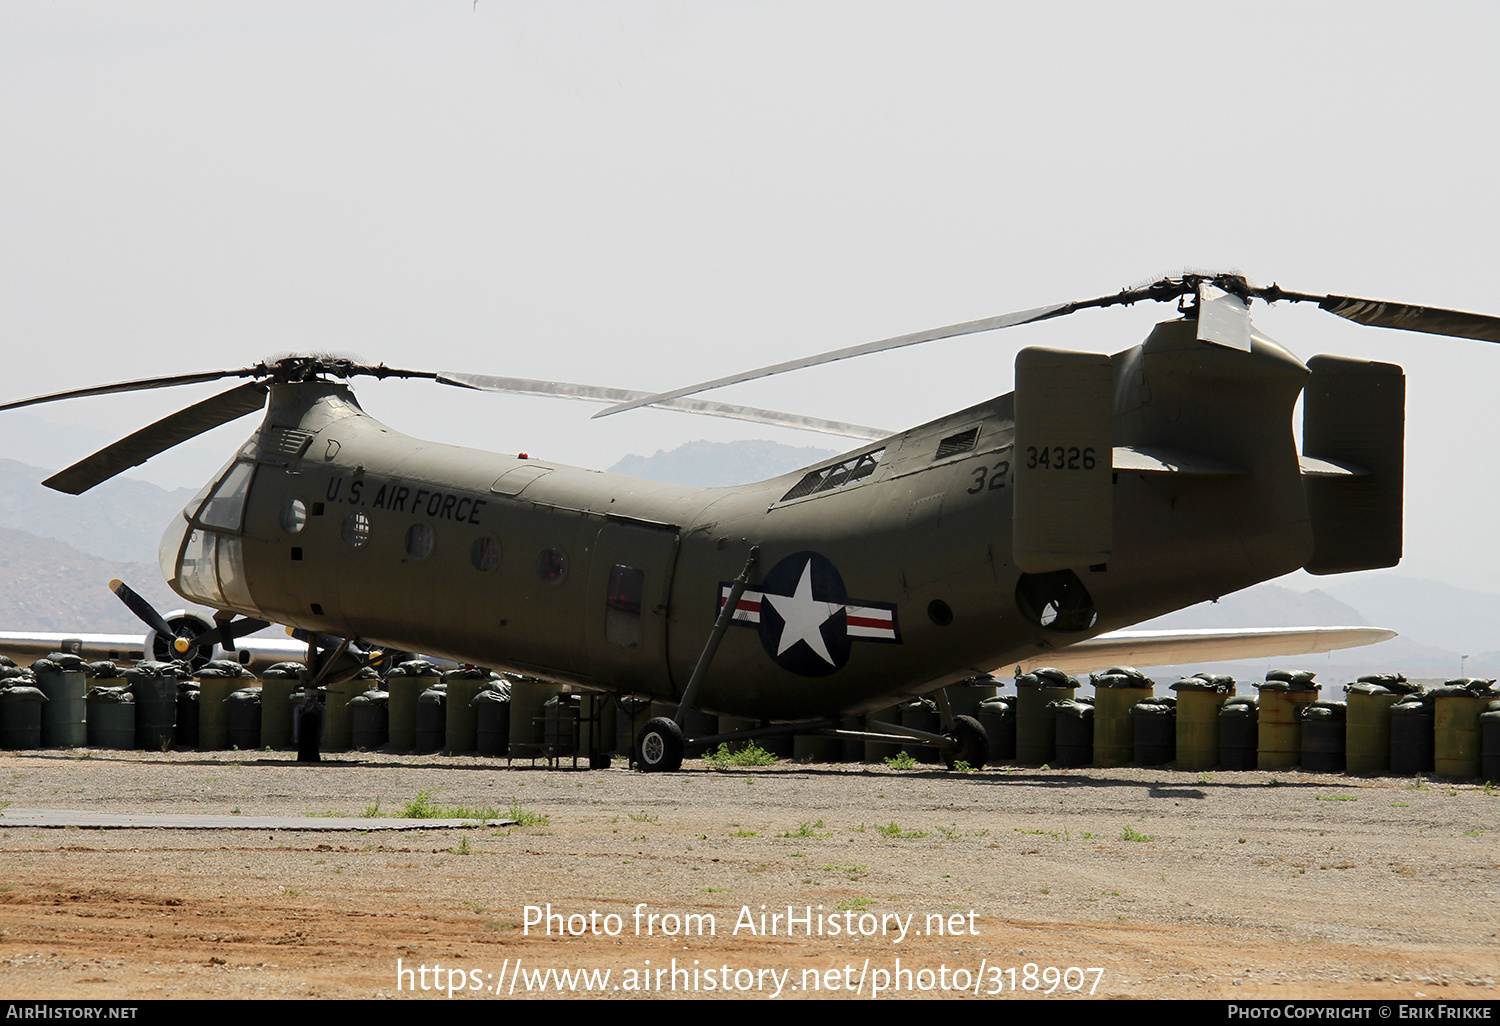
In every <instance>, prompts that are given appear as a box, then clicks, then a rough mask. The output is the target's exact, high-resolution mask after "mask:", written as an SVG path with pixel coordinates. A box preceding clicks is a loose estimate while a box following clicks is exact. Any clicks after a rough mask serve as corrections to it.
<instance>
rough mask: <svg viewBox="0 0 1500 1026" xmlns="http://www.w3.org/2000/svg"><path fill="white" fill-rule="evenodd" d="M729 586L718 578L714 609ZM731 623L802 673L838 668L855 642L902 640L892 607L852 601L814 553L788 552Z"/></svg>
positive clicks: (747, 595)
mask: <svg viewBox="0 0 1500 1026" xmlns="http://www.w3.org/2000/svg"><path fill="white" fill-rule="evenodd" d="M731 587H732V585H731V584H728V583H725V582H720V584H719V597H718V603H717V609H718V610H722V609H723V607H724V603H725V602H726V601H727V600H728V598H729V591H730V588H731ZM733 623H734V624H736V625H737V626H741V627H753V628H755V629H756V630H757V631H758V632H759V634H760V642H761V645H762V646H764V648H765V650H766V654H767V655H769V656H770V657H771V658H772V659H774V660H775V661H776V663H777V665H779V666H781V667H782V668H783V669H787V670H790V671H791V672H793V673H797V674H801V675H802V676H805V677H826V676H828V675H829V674H831V673H834V672H835V671H837V670H839V669H842V668H843V667H844V665H845V664H847V663H848V662H849V655H850V652H851V650H852V649H853V643H854V642H855V641H874V642H885V643H890V644H900V643H901V633H900V630H899V629H898V627H897V624H896V606H895V605H894V604H893V603H888V602H872V601H869V600H866V599H850V598H849V596H848V593H847V592H846V591H845V590H844V579H843V577H842V575H840V574H839V571H838V568H837V567H835V566H834V565H833V561H832V560H830V559H828V558H827V557H826V556H822V555H819V554H818V553H816V552H797V553H793V554H792V555H790V556H787V557H786V558H785V559H783V560H781V561H780V562H779V563H777V564H776V565H775V566H774V567H772V568H771V570H770V572H769V573H767V574H766V576H765V578H764V580H762V581H761V583H760V584H759V585H758V586H756V587H750V588H746V589H745V591H744V593H743V594H742V595H741V596H740V602H739V606H738V608H736V609H735V611H734V620H733Z"/></svg>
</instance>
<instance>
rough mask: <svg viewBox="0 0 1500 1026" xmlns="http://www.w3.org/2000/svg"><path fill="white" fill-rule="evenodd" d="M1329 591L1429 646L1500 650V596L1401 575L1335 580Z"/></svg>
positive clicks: (1473, 652) (1375, 620)
mask: <svg viewBox="0 0 1500 1026" xmlns="http://www.w3.org/2000/svg"><path fill="white" fill-rule="evenodd" d="M1326 590H1327V592H1328V593H1329V594H1330V595H1334V596H1337V597H1338V598H1340V599H1342V600H1343V601H1345V602H1352V603H1354V604H1355V605H1358V606H1359V608H1360V609H1362V610H1364V611H1365V613H1367V614H1368V615H1369V616H1370V617H1371V622H1373V623H1380V624H1384V623H1385V622H1386V621H1390V623H1391V624H1392V625H1394V624H1396V623H1397V622H1399V623H1401V624H1402V625H1403V626H1401V627H1398V628H1396V629H1397V630H1400V631H1401V632H1402V634H1405V635H1410V636H1412V637H1413V638H1417V639H1420V640H1421V641H1423V642H1424V643H1426V644H1429V645H1436V646H1438V647H1440V648H1445V649H1450V650H1452V651H1454V652H1463V653H1468V654H1471V655H1477V654H1478V653H1480V652H1489V651H1494V650H1496V649H1500V595H1492V594H1488V593H1486V592H1480V591H1469V590H1467V589H1464V588H1455V587H1454V586H1453V585H1451V584H1443V583H1441V582H1440V581H1424V580H1421V579H1420V578H1416V577H1402V576H1400V575H1395V574H1382V575H1379V576H1361V577H1357V578H1352V579H1350V580H1346V581H1341V580H1338V579H1336V578H1335V579H1332V580H1330V582H1329V586H1328V588H1327V589H1326Z"/></svg>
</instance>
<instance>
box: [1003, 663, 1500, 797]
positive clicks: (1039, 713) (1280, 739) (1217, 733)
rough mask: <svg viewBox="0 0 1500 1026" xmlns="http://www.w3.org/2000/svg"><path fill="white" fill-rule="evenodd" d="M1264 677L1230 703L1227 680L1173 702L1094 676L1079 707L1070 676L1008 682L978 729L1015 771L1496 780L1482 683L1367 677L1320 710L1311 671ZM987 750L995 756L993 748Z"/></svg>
mask: <svg viewBox="0 0 1500 1026" xmlns="http://www.w3.org/2000/svg"><path fill="white" fill-rule="evenodd" d="M1267 678H1268V679H1267V680H1266V681H1265V682H1264V683H1258V684H1255V685H1253V686H1254V687H1255V688H1256V689H1257V690H1258V692H1259V697H1258V698H1256V697H1249V696H1236V695H1235V694H1234V690H1235V687H1234V681H1233V680H1232V679H1231V678H1228V677H1218V676H1214V675H1211V674H1202V675H1199V676H1197V677H1189V678H1184V679H1182V680H1180V681H1178V682H1177V683H1176V684H1173V685H1172V686H1171V687H1172V690H1174V691H1176V693H1177V694H1176V696H1175V697H1157V696H1155V695H1154V686H1153V684H1152V682H1151V681H1150V679H1149V678H1146V677H1145V675H1144V674H1140V673H1139V671H1135V670H1132V669H1131V668H1129V667H1117V668H1114V669H1113V670H1112V671H1110V672H1109V673H1106V674H1096V675H1095V676H1094V678H1093V683H1094V685H1095V693H1094V695H1093V696H1091V697H1089V698H1080V697H1079V696H1078V695H1077V691H1078V687H1079V683H1078V681H1077V680H1076V679H1075V678H1072V677H1069V676H1067V675H1066V674H1063V673H1061V672H1060V671H1056V670H1039V671H1037V672H1036V673H1034V674H1024V675H1022V676H1021V677H1018V678H1017V681H1016V684H1017V694H1016V696H1015V698H1014V699H1008V698H1004V697H1001V698H997V699H993V700H990V701H988V702H986V703H984V705H982V706H981V710H982V715H981V717H980V722H981V723H985V725H986V728H987V729H988V730H989V731H990V735H991V739H992V743H993V741H994V740H995V739H996V738H997V737H998V738H1001V739H1003V738H1004V737H1005V736H1006V734H1007V732H1008V731H1009V730H1010V729H1011V728H1010V726H1009V725H1008V724H1007V723H1006V722H1005V720H1006V719H1007V718H1010V719H1012V720H1013V723H1014V731H1015V737H1016V748H1015V758H1016V761H1018V762H1020V763H1022V764H1023V765H1034V766H1039V765H1043V764H1051V765H1058V766H1091V765H1092V766H1121V765H1127V764H1136V765H1143V766H1152V765H1163V764H1166V763H1169V762H1170V763H1174V764H1175V765H1176V767H1177V768H1179V769H1187V770H1204V769H1213V768H1215V767H1218V768H1222V769H1262V770H1272V769H1287V768H1291V767H1295V766H1299V765H1300V766H1301V767H1302V768H1303V769H1306V770H1310V771H1318V772H1349V773H1361V774H1380V773H1392V774H1399V775H1405V774H1411V773H1423V772H1433V773H1436V774H1437V775H1439V776H1445V777H1454V778H1471V777H1481V778H1484V779H1491V780H1500V690H1496V689H1495V688H1494V682H1492V681H1483V680H1476V679H1471V678H1465V679H1459V680H1451V681H1448V682H1447V683H1446V684H1445V685H1443V686H1442V687H1439V688H1435V689H1433V690H1432V691H1423V690H1422V689H1419V688H1416V687H1414V686H1411V685H1408V684H1407V683H1406V682H1405V680H1404V678H1401V677H1399V676H1398V675H1389V674H1388V675H1378V676H1371V677H1367V678H1361V680H1360V681H1358V682H1355V683H1353V684H1348V685H1345V686H1344V691H1345V701H1343V702H1331V701H1321V700H1319V697H1318V696H1319V690H1320V689H1319V685H1317V684H1315V683H1313V675H1312V674H1310V673H1306V672H1304V671H1295V670H1291V671H1273V672H1272V673H1271V674H1268V675H1267ZM1006 706H1011V711H1010V712H1007V711H1006V710H1005V707H1006ZM987 707H988V711H989V715H988V716H986V715H984V714H983V713H984V712H985V711H986V710H987ZM987 721H988V722H987ZM991 723H993V726H991ZM992 751H994V754H995V755H996V756H998V757H1002V758H1003V757H1004V755H1005V754H1006V753H1005V749H1004V745H1003V744H1001V745H999V746H992Z"/></svg>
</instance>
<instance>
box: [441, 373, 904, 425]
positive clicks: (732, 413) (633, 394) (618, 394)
mask: <svg viewBox="0 0 1500 1026" xmlns="http://www.w3.org/2000/svg"><path fill="white" fill-rule="evenodd" d="M437 380H438V381H440V382H442V383H443V384H445V385H458V386H460V387H462V388H477V389H481V390H483V391H486V392H508V393H511V394H514V395H535V396H543V397H546V398H553V399H580V400H583V401H585V402H595V403H623V402H629V401H631V400H633V399H643V398H649V397H650V395H651V393H649V392H638V391H635V390H634V389H628V388H608V387H605V386H603V385H578V384H573V383H571V382H567V381H540V380H537V379H535V378H503V377H494V376H492V375H488V374H457V373H443V374H439V375H438V376H437ZM652 405H654V406H657V407H659V408H661V409H665V410H678V411H680V412H683V413H701V414H703V415H705V416H709V417H728V418H730V419H733V420H747V421H750V422H751V423H753V424H773V425H776V426H777V427H790V428H802V429H804V430H807V431H819V432H822V433H823V434H827V435H843V436H845V437H848V438H860V439H865V440H867V441H874V440H875V439H878V438H886V437H889V436H890V435H891V433H892V432H890V431H887V430H885V429H883V428H875V427H866V426H864V425H863V424H848V423H845V422H844V421H840V420H824V419H823V418H821V417H805V416H803V415H801V414H798V413H780V412H777V411H776V410H762V409H757V408H756V407H754V406H736V405H733V404H730V403H715V402H710V401H708V400H706V399H667V400H663V401H662V402H659V403H653V404H652Z"/></svg>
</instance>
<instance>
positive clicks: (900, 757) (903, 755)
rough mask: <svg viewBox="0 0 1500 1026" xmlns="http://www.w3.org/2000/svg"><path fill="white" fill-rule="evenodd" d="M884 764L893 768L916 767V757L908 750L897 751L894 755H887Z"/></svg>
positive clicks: (905, 768)
mask: <svg viewBox="0 0 1500 1026" xmlns="http://www.w3.org/2000/svg"><path fill="white" fill-rule="evenodd" d="M885 764H886V765H887V766H889V767H890V768H891V769H893V770H909V769H916V768H917V759H916V757H915V756H914V755H912V754H911V753H910V752H897V753H896V754H895V755H887V756H886V757H885Z"/></svg>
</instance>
